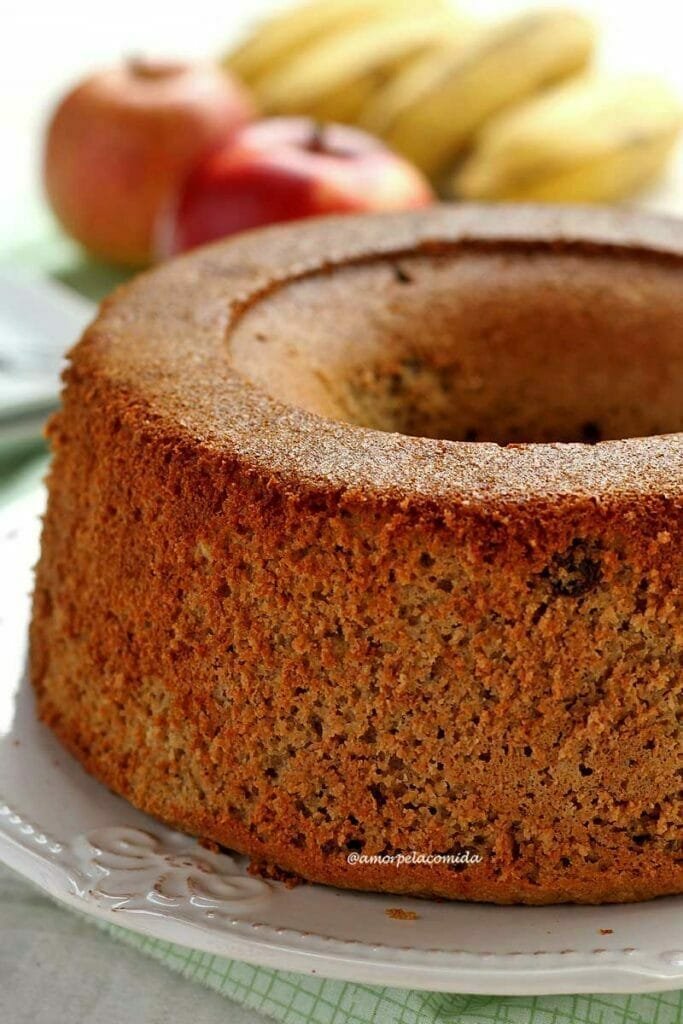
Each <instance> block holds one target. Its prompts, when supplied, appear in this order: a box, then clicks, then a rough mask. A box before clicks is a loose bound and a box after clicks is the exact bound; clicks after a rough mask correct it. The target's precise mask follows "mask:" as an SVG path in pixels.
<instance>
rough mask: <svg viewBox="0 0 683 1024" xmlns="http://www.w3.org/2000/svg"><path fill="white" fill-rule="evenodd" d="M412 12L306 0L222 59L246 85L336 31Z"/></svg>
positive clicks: (435, 2)
mask: <svg viewBox="0 0 683 1024" xmlns="http://www.w3.org/2000/svg"><path fill="white" fill-rule="evenodd" d="M421 6H422V9H423V10H427V11H435V10H444V9H445V8H446V7H447V0H423V2H422V4H421ZM414 10H415V3H414V0H309V2H307V3H304V4H297V5H296V6H294V7H291V8H287V9H285V10H284V11H282V12H281V13H279V14H276V15H275V16H274V17H271V18H269V19H268V20H267V21H264V22H262V23H261V24H260V25H257V26H256V28H255V29H254V31H253V32H252V33H251V34H250V35H249V36H248V37H247V38H246V39H245V40H244V42H243V43H242V44H241V45H239V46H238V47H237V48H236V49H235V50H234V51H233V52H232V53H230V54H228V55H227V57H226V58H225V60H224V63H225V65H226V67H228V68H230V69H231V70H232V71H234V72H235V74H236V75H238V76H239V77H240V78H241V79H242V80H243V81H245V82H247V84H249V85H252V86H254V85H256V84H257V83H258V81H259V79H260V78H261V77H263V76H264V75H270V74H273V73H275V72H276V71H277V70H279V69H280V68H281V67H283V66H284V65H285V64H286V63H288V62H290V61H292V59H294V58H295V57H296V55H297V54H298V53H299V52H300V51H301V50H303V49H305V48H306V47H307V46H310V45H311V44H312V43H315V42H317V41H319V40H323V39H326V38H330V37H331V36H332V35H334V34H335V33H336V32H339V31H340V30H341V31H345V30H346V29H350V28H354V27H359V26H362V25H364V24H369V23H371V22H372V21H374V20H376V19H378V18H391V17H395V16H396V17H398V16H403V15H406V14H409V13H410V12H411V11H414Z"/></svg>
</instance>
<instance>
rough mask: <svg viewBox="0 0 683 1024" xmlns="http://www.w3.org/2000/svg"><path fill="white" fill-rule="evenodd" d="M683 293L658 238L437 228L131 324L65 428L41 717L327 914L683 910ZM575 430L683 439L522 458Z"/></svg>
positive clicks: (199, 281) (178, 280)
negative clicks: (417, 858) (676, 897)
mask: <svg viewBox="0 0 683 1024" xmlns="http://www.w3.org/2000/svg"><path fill="white" fill-rule="evenodd" d="M682 261H683V233H682V231H681V228H680V226H679V224H677V223H676V222H673V221H665V220H659V219H653V218H645V217H642V216H633V215H631V216H629V215H625V214H616V213H609V212H606V211H601V210H555V209H551V208H544V209H535V208H529V207H515V208H509V209H505V208H493V209H486V208H477V207H466V208H455V207H452V208H450V207H438V208H434V209H432V210H428V211H423V212H419V213H411V214H405V215H391V216H381V217H365V218H355V217H354V218H348V217H347V218H330V219H325V220H320V221H318V222H309V223H307V224H305V225H295V226H291V227H285V228H276V229H269V230H267V231H261V232H255V233H252V234H249V235H245V236H243V237H241V238H239V239H236V240H234V241H231V242H228V243H222V244H219V245H215V246H211V247H208V248H206V249H204V250H201V251H198V252H197V253H195V254H193V255H190V256H189V257H185V258H182V259H180V260H176V261H173V262H171V263H169V264H167V265H165V266H162V267H161V268H159V269H157V270H155V271H152V272H150V273H147V274H144V275H142V276H140V277H138V278H137V279H136V280H135V281H133V282H132V283H131V284H130V285H127V286H126V287H124V288H123V289H120V290H119V291H118V292H116V293H115V294H114V296H113V297H112V298H110V299H109V300H108V301H107V302H105V304H104V305H103V308H102V311H101V313H100V316H99V318H98V319H97V320H96V322H95V323H94V324H93V326H92V327H91V328H90V329H89V330H88V332H86V335H85V337H84V338H83V339H82V341H81V342H80V343H79V344H78V345H77V346H76V348H75V349H74V350H73V352H72V353H71V357H70V366H69V369H68V371H67V375H66V389H65V393H64V403H63V409H62V410H61V411H60V413H59V414H58V415H57V416H56V417H55V418H54V420H53V421H52V424H51V427H50V437H51V441H52V444H53V448H54V453H55V457H54V461H53V466H52V470H51V474H50V501H49V507H48V512H47V516H46V519H45V525H44V533H43V546H42V555H41V560H40V564H39V567H38V572H37V579H36V590H35V599H34V618H33V624H32V635H31V666H32V675H33V680H34V684H35V687H36V690H37V693H38V700H39V709H40V713H41V715H42V717H43V718H44V719H45V720H46V721H47V722H48V724H49V725H50V726H51V727H52V728H53V729H54V730H55V731H56V733H57V734H58V735H59V737H60V738H61V739H62V741H63V742H64V743H65V744H66V745H67V746H68V747H69V748H70V749H71V750H72V751H73V752H74V754H75V755H76V756H77V757H78V758H79V759H80V760H81V761H82V763H83V764H84V765H85V767H86V768H87V769H88V770H89V771H91V772H93V774H95V775H97V776H98V777H99V778H100V779H102V780H103V781H104V782H106V783H107V784H108V785H109V786H111V787H112V788H113V789H115V790H116V791H117V792H119V793H122V794H123V795H124V796H126V797H127V798H129V799H130V800H131V801H132V802H133V803H134V804H136V805H137V806H139V807H141V808H143V809H145V810H147V811H149V812H151V813H153V814H155V815H157V816H159V817H161V818H163V819H165V820H167V821H169V822H171V823H173V824H175V825H177V826H178V827H180V828H182V829H185V830H186V831H189V832H193V833H195V834H198V835H200V836H203V837H206V838H208V839H211V840H214V841H216V842H219V843H221V844H223V845H225V846H229V847H232V848H235V849H237V850H240V851H242V852H245V853H248V854H250V855H251V856H252V857H253V858H254V859H256V860H259V861H263V862H266V863H269V864H276V865H278V866H279V867H280V868H282V869H283V870H285V871H290V872H295V873H297V874H300V875H301V876H303V877H305V878H309V879H312V880H315V881H321V882H327V883H332V884H337V885H342V886H349V887H352V888H362V889H377V890H387V891H393V892H412V893H418V894H422V895H432V896H445V897H449V898H456V899H479V900H491V901H495V902H502V903H505V902H514V901H520V902H531V903H543V902H553V901H562V900H575V901H587V902H600V901H619V900H629V899H643V898H648V897H650V896H655V895H660V894H665V893H677V892H681V891H683V866H682V864H681V833H682V829H683V819H682V815H681V800H680V792H679V791H680V771H681V755H682V749H681V727H680V701H681V688H682V687H681V684H682V680H683V667H682V666H683V597H682V595H681V580H682V579H683V533H682V529H681V527H682V523H683V434H682V433H680V431H681V430H683V423H679V418H681V417H683V409H681V407H680V398H678V399H677V397H676V394H675V391H673V390H672V389H671V386H670V381H671V379H672V377H674V379H675V373H674V371H677V370H678V369H679V368H680V369H683V301H682V300H681V288H680V283H681V266H682ZM361 328H362V329H361ZM424 339H426V341H425V340H424ZM434 353H436V355H434ZM492 353H493V355H492ZM549 354H550V356H549ZM365 356H367V358H365ZM370 356H371V357H372V358H370ZM486 359H488V360H489V362H488V363H487V362H485V360H486ZM558 359H559V360H560V361H559V362H558ZM373 360H374V361H373ZM368 366H371V371H372V372H371V373H368V369H367V368H368ZM622 366H623V372H622V369H621V368H622ZM524 367H527V368H529V367H533V372H531V371H529V373H527V375H526V377H524V375H523V374H522V375H521V376H520V374H521V372H522V370H523V368H524ZM549 367H550V368H549ZM662 367H663V369H662ZM634 368H635V369H634ZM636 371H637V372H636ZM629 374H631V376H629ZM553 375H554V376H553ZM677 379H678V380H680V376H679V377H678V378H677ZM387 381H388V384H387ZM553 381H555V382H556V385H557V386H556V387H551V386H550V385H552V383H553ZM637 382H641V383H640V384H639V386H640V387H641V389H642V390H643V392H644V393H643V394H642V395H638V394H636V393H635V390H634V389H635V387H636V383H637ZM579 383H581V388H579ZM496 389H497V390H496ZM584 391H585V395H584V398H585V401H588V400H589V399H590V402H591V403H593V405H594V404H595V402H596V401H597V402H598V403H599V405H600V410H599V411H600V416H599V417H598V419H599V422H594V420H593V419H587V418H586V411H585V410H584V409H583V408H581V403H582V401H584V398H582V397H581V395H582V394H584ZM579 392H580V393H579ZM506 396H510V397H509V399H508V398H506ZM515 396H517V397H515ZM520 396H521V397H520ZM586 396H587V397H586ZM577 405H578V407H579V412H577V413H576V415H575V412H574V407H575V406H577ZM593 405H591V408H592V407H593ZM587 408H588V406H587ZM416 417H417V418H416ZM466 417H469V419H467V418H466ZM473 417H476V422H475V421H474V420H473ZM572 417H574V418H575V419H576V422H574V419H572ZM482 424H483V426H482ZM501 424H504V426H501ZM562 424H567V428H566V429H567V438H566V439H567V440H572V439H574V438H575V437H578V436H580V435H581V432H582V431H583V432H584V434H586V435H588V434H593V433H595V432H596V431H597V433H598V434H599V433H602V436H606V437H615V436H620V435H619V434H618V433H615V432H619V431H623V430H624V429H626V430H627V432H631V431H630V427H633V432H638V433H640V432H643V433H645V432H653V433H661V431H662V430H664V431H669V430H673V431H674V432H672V433H667V434H665V435H664V436H652V437H631V438H630V439H628V440H607V441H604V442H602V443H598V444H583V443H558V442H557V441H555V442H550V443H529V444H525V443H523V442H524V441H525V440H529V439H530V440H543V441H546V435H547V436H548V437H550V438H552V437H560V434H559V433H558V430H559V429H560V425H562ZM398 430H400V431H401V432H396V431H398ZM476 430H482V431H483V435H482V436H483V437H484V438H485V440H483V441H479V442H478V443H472V441H467V440H463V439H462V438H464V437H466V436H469V437H471V436H472V433H473V432H474V433H476ZM391 431H394V432H391ZM439 431H442V433H443V436H445V437H452V438H459V439H457V440H443V439H438V438H434V437H420V436H410V434H411V433H412V432H414V433H416V434H417V433H423V432H434V433H437V432H439ZM497 431H498V432H500V437H499V436H498V434H497V433H496V432H497ZM489 438H491V439H492V440H489ZM563 439H564V437H563ZM587 439H590V440H596V438H595V437H590V438H587ZM506 440H512V441H514V442H515V443H513V444H505V443H504V442H505V441H506ZM497 441H501V442H503V443H496V442H497ZM464 849H468V850H470V851H474V852H476V853H477V855H478V856H479V857H480V858H481V859H480V861H479V862H478V863H475V864H469V865H465V866H464V867H463V866H462V865H460V864H458V865H453V864H451V865H446V864H431V865H403V866H402V867H398V866H396V864H395V863H394V864H390V863H383V864H380V863H375V864H367V863H356V864H353V863H350V862H349V859H348V858H349V854H362V855H363V856H368V855H369V856H373V855H384V856H396V855H397V854H399V853H402V854H406V853H409V852H415V853H417V854H424V855H434V854H444V853H446V854H449V855H453V854H455V853H457V852H458V851H461V850H464Z"/></svg>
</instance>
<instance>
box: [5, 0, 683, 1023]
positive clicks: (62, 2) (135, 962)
mask: <svg viewBox="0 0 683 1024" xmlns="http://www.w3.org/2000/svg"><path fill="white" fill-rule="evenodd" d="M419 2H420V0H415V3H416V7H417V6H418V5H419ZM566 2H567V5H568V6H569V5H571V6H573V7H575V8H578V9H583V10H585V11H587V12H588V13H590V14H591V15H592V16H593V18H594V19H595V20H596V21H597V22H598V24H599V26H600V27H601V37H602V40H601V54H602V56H601V61H600V62H601V64H602V65H604V66H606V67H607V68H609V69H614V70H633V71H657V72H659V73H661V74H662V75H665V76H666V77H667V78H668V79H669V80H670V81H672V82H673V83H675V84H677V85H678V87H679V89H680V91H681V93H682V94H683V60H681V39H682V38H683V32H682V29H683V5H681V4H680V2H679V0H648V2H647V3H635V2H633V0H566ZM556 4H557V0H537V2H536V4H535V5H536V6H556ZM532 5H534V0H529V2H528V3H520V2H519V0H468V2H462V3H460V4H459V6H460V7H462V8H468V9H470V10H473V11H475V12H481V13H482V14H484V15H492V14H498V13H499V14H505V13H508V12H510V11H514V10H518V9H520V8H521V7H526V6H532ZM274 6H276V4H274V3H273V2H271V0H247V2H240V0H193V2H192V3H191V4H190V5H184V4H169V3H168V0H117V2H116V3H115V4H95V5H93V4H92V3H86V2H85V0H59V2H57V3H50V2H49V0H11V2H10V3H8V4H5V5H4V6H3V10H2V32H1V34H0V246H2V245H3V244H6V242H7V241H9V240H10V239H12V240H14V239H16V238H17V236H18V235H19V234H20V232H21V228H22V223H23V221H24V220H25V219H26V211H27V210H29V209H31V208H33V209H35V208H36V206H37V205H38V203H39V194H40V192H39V175H38V160H39V152H40V139H41V129H42V126H43V124H44V122H45V119H46V117H47V114H48V112H49V110H50V107H51V105H52V104H53V103H54V101H55V99H56V98H57V97H58V96H59V93H60V91H61V90H62V89H63V88H64V87H65V86H66V85H67V84H68V83H69V82H71V81H73V80H74V79H75V78H77V77H78V76H80V75H81V74H83V73H85V72H87V71H89V70H91V69H94V68H97V67H99V66H101V65H102V64H106V63H108V62H113V61H116V60H117V59H119V58H120V57H121V56H122V55H126V54H130V53H149V54H162V55H166V54H181V55H191V56H198V55H203V54H205V53H212V52H215V51H217V50H220V48H221V47H222V45H223V41H224V40H225V41H226V42H227V41H229V40H230V39H231V38H233V37H234V36H235V35H236V34H237V33H238V32H239V31H240V27H241V26H242V25H243V24H244V23H245V21H248V20H249V19H251V18H255V17H257V16H258V14H259V13H260V12H262V11H265V10H268V9H270V8H272V7H274ZM277 6H282V3H280V4H278V5H277ZM643 205H647V206H649V207H651V208H654V209H659V210H663V211H672V212H677V213H681V214H683V148H682V149H681V151H680V154H679V158H678V159H677V161H676V162H675V164H674V166H673V167H672V170H671V172H670V174H669V176H668V178H667V180H666V181H664V182H662V184H661V185H660V186H658V187H657V189H656V190H655V191H654V192H653V193H651V194H650V195H649V196H648V197H646V199H645V200H644V202H643ZM264 1020H265V1018H263V1017H261V1016H260V1015H257V1014H254V1013H253V1012H246V1011H243V1010H241V1009H240V1008H239V1007H237V1006H235V1005H234V1004H233V1003H231V1002H230V1001H228V1000H226V999H225V998H223V997H221V996H219V995H217V994H214V993H212V992H210V991H207V990H206V989H203V988H200V987H199V986H197V985H195V984H193V983H191V982H187V981H185V980H184V979H182V978H180V977H178V976H176V975H174V974H172V973H171V972H170V971H168V970H167V969H166V968H165V967H163V966H161V965H159V964H157V963H155V962H154V961H152V960H151V959H149V958H146V957H143V956H141V955H140V954H139V953H137V952H135V951H133V950H130V949H128V948H127V947H124V946H121V945H119V944H117V943H115V942H114V941H113V940H111V939H109V938H108V937H107V936H105V935H103V934H102V933H100V932H99V931H98V930H97V929H96V928H95V927H93V926H91V925H90V924H88V923H87V922H86V921H82V920H81V919H79V918H77V917H75V916H74V915H72V914H70V913H68V912H67V911H64V910H62V909H60V908H59V907H57V906H56V905H55V904H53V903H52V902H51V901H50V900H48V899H47V898H46V897H44V896H42V895H41V894H39V893H38V892H37V891H36V890H35V889H33V888H32V887H30V886H28V885H26V884H25V883H24V882H23V881H21V880H20V879H19V878H17V877H16V876H14V875H12V874H11V873H10V872H9V871H7V870H6V869H4V868H1V867H0V1021H2V1022H3V1024H5V1022H6V1024H62V1022H68V1024H86V1022H88V1024H89V1022H92V1021H97V1022H98V1024H124V1022H125V1024H157V1022H159V1024H162V1022H164V1024H166V1022H167V1021H173V1022H174V1024H184V1022H192V1024H214V1022H219V1021H220V1022H222V1024H248V1022H250V1024H258V1022H259V1021H264Z"/></svg>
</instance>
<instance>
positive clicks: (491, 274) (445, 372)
mask: <svg viewBox="0 0 683 1024" xmlns="http://www.w3.org/2000/svg"><path fill="white" fill-rule="evenodd" d="M230 347H231V356H232V360H233V362H234V364H235V366H236V367H237V368H238V369H239V370H240V371H241V372H242V373H244V375H245V376H247V377H248V378H249V379H251V380H252V381H253V382H254V383H256V384H258V385H259V386H261V387H263V388H264V389H265V390H266V391H268V392H269V393H270V394H271V395H273V397H275V398H278V399H280V400H282V401H284V402H286V403H287V404H290V405H294V406H298V407H301V408H304V409H307V410H308V411H310V412H313V413H315V414H317V415H320V416H324V417H327V418H331V419H336V420H342V421H345V422H348V423H351V424H355V425H357V426H363V427H370V428H373V429H376V430H383V431H390V432H397V433H402V434H408V435H414V436H421V437H432V438H444V439H448V440H454V441H495V442H498V443H499V444H509V443H523V442H553V441H567V442H577V441H578V442H582V443H586V444H593V443H596V442H598V441H600V440H607V439H613V438H625V437H642V436H648V435H655V434H664V433H675V432H678V431H683V389H682V388H681V386H680V381H681V379H683V297H682V294H681V288H680V272H679V270H678V267H677V266H676V265H674V264H667V263H666V262H665V261H662V262H659V261H656V260H643V259H637V258H634V257H631V256H629V255H625V254H614V255H609V254H607V255H606V254H597V253H596V254H589V253H586V252H583V253H580V254H579V253H571V252H569V251H567V252H562V251H559V252H553V251H550V250H549V251H540V252H538V251H536V252H533V253H525V252H523V251H519V250H515V249H513V248H511V249H510V251H501V248H500V246H497V247H496V250H495V251H486V250H477V249H473V250H471V251H467V250H464V251H461V252H459V253H458V254H453V255H448V256H436V257H425V256H414V257H406V258H402V259H393V260H388V259H382V260H378V261H377V262H376V263H372V264H369V265H363V266H356V267H348V268H344V269H341V270H336V271H334V272H333V273H330V274H328V275H316V276H314V277H311V278H307V279H304V280H302V281H299V282H294V283H291V284H289V285H287V286H285V287H283V288H282V289H280V290H279V291H277V292H275V293H273V294H272V295H271V296H270V297H268V298H267V299H265V300H263V301H261V302H259V303H258V304H256V305H255V306H254V308H253V309H251V310H249V311H248V312H247V313H246V314H245V315H244V317H243V318H242V319H241V320H240V321H239V323H238V324H237V325H236V328H235V329H234V331H233V333H232V335H231V337H230Z"/></svg>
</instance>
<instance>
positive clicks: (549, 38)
mask: <svg viewBox="0 0 683 1024" xmlns="http://www.w3.org/2000/svg"><path fill="white" fill-rule="evenodd" d="M593 43H594V33H593V28H592V26H591V24H590V23H589V22H588V21H587V20H586V19H585V18H584V17H582V16H581V15H579V14H575V13H573V12H571V11H563V10H541V11H535V12H533V13H528V14H523V15H520V16H518V17H516V18H513V19H511V20H509V21H506V22H504V23H503V24H499V25H495V26H493V27H488V28H485V29H482V30H480V31H479V32H476V33H475V34H474V37H473V38H471V39H470V40H469V41H466V42H465V45H462V44H459V43H458V42H457V41H456V44H455V45H454V46H451V45H445V46H443V47H441V48H440V50H439V51H438V52H437V53H436V54H432V55H430V57H429V59H427V58H424V59H422V60H420V61H417V62H413V63H412V64H411V65H410V66H408V67H407V68H406V70H405V72H404V74H402V75H398V76H397V78H396V79H395V80H394V81H393V82H390V83H389V84H388V86H387V87H386V89H384V90H382V91H381V92H380V93H379V94H378V95H376V96H375V99H374V100H373V102H372V103H371V104H369V105H368V107H367V108H366V110H365V112H364V115H363V117H362V118H361V123H362V126H363V127H365V128H368V129H369V130H371V131H374V132H375V133H377V134H379V135H381V136H383V137H384V138H385V139H386V140H387V142H388V143H389V144H390V145H392V146H393V147H394V148H395V149H397V150H399V152H401V153H403V154H404V155H405V156H406V157H408V158H409V159H411V160H413V161H414V162H415V163H416V164H417V165H418V166H419V167H421V168H422V169H423V170H425V171H426V172H427V173H428V174H431V175H438V174H439V173H440V172H442V171H443V170H444V169H445V168H446V167H447V166H448V164H449V163H450V162H452V160H453V158H454V157H455V156H456V155H457V154H458V153H459V152H460V151H461V150H462V149H463V148H465V147H466V146H467V144H468V143H470V142H471V140H472V138H473V136H474V135H475V134H476V133H477V131H478V130H479V129H480V128H481V126H482V124H483V123H484V122H485V121H486V120H487V119H488V118H489V117H491V116H492V115H493V114H496V113H498V112H499V111H500V110H502V109H504V108H505V107H508V106H511V105H512V104H514V103H518V102H519V101H520V100H522V99H525V98H526V97H528V96H530V95H532V94H533V93H535V92H536V91H537V90H538V89H540V88H541V87H543V86H546V85H547V84H549V83H551V82H555V81H558V80H560V79H562V78H565V77H567V76H568V75H571V74H574V73H575V72H577V71H579V70H580V69H582V68H583V67H584V66H585V65H586V64H587V62H588V61H589V59H590V57H591V55H592V51H593Z"/></svg>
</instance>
